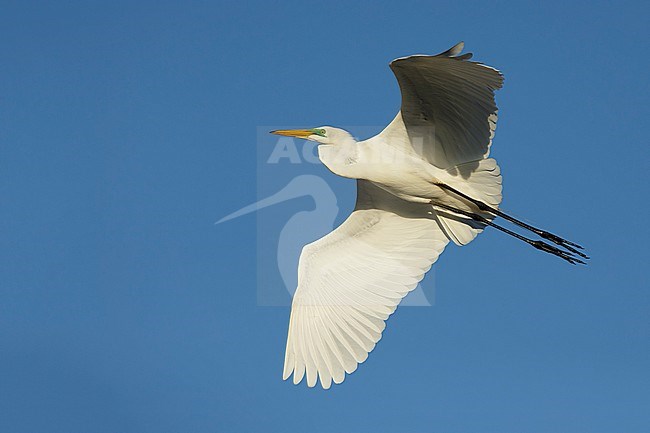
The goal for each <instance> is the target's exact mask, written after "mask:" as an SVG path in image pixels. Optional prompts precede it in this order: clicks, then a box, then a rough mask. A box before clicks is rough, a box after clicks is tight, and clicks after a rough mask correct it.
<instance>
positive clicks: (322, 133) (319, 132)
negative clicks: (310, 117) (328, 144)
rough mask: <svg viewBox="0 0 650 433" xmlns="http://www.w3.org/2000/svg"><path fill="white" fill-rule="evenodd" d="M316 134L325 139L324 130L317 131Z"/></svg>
mask: <svg viewBox="0 0 650 433" xmlns="http://www.w3.org/2000/svg"><path fill="white" fill-rule="evenodd" d="M318 134H319V135H322V136H323V137H325V130H324V129H319V130H318Z"/></svg>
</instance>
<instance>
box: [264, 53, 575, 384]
mask: <svg viewBox="0 0 650 433" xmlns="http://www.w3.org/2000/svg"><path fill="white" fill-rule="evenodd" d="M463 46H464V44H463V43H462V42H461V43H459V44H457V45H455V46H453V47H452V48H450V49H449V50H447V51H445V52H444V53H441V54H438V55H435V56H427V55H414V56H410V57H403V58H399V59H397V60H394V61H393V62H391V64H390V68H391V69H392V70H393V73H394V74H395V76H396V77H397V81H398V83H399V87H400V90H401V93H402V105H401V109H400V111H399V112H398V113H397V116H396V117H395V119H394V120H393V121H392V122H391V123H390V124H389V125H388V126H387V127H386V128H385V129H384V130H383V131H382V132H381V133H380V134H378V135H377V136H375V137H372V138H370V139H368V140H365V141H356V140H355V139H354V138H353V137H352V135H350V134H349V133H348V132H346V131H344V130H342V129H338V128H333V127H331V126H321V127H318V128H313V129H294V130H279V131H272V133H274V134H279V135H285V136H291V137H299V138H303V139H307V140H312V141H316V142H318V143H319V146H318V156H319V158H320V160H321V161H322V163H323V164H325V165H326V166H327V167H328V168H329V169H330V170H331V171H332V172H333V173H334V174H337V175H339V176H343V177H347V178H352V179H357V202H356V206H355V209H354V211H353V212H352V214H351V215H350V216H349V217H348V219H347V220H346V221H345V222H343V223H342V224H341V225H340V226H339V227H338V228H337V229H336V230H334V231H332V232H331V233H329V234H328V235H326V236H324V237H323V238H321V239H319V240H317V241H315V242H313V243H311V244H308V245H306V246H305V247H304V248H303V250H302V253H301V256H300V260H299V265H298V288H297V290H296V292H295V295H294V298H293V303H292V309H291V318H290V321H289V335H288V338H287V346H286V354H285V361H284V374H283V378H284V379H285V380H286V379H287V378H289V376H291V374H292V373H293V382H294V383H295V384H297V383H299V382H300V381H301V380H302V379H303V377H304V376H305V374H306V376H307V385H308V386H310V387H313V386H315V384H316V382H317V378H320V383H321V385H322V387H323V388H325V389H327V388H329V387H330V386H331V384H332V381H334V383H341V382H343V380H344V379H345V374H346V373H348V374H350V373H352V372H353V371H355V370H356V368H357V366H358V364H359V363H362V362H364V361H365V360H366V358H367V357H368V353H369V352H370V351H372V350H373V348H374V347H375V344H377V342H378V341H379V339H380V338H381V334H382V331H383V330H384V328H385V323H384V322H385V320H386V319H388V317H389V316H390V315H391V314H392V313H393V312H394V311H395V309H396V308H397V305H398V304H399V302H400V301H401V299H402V298H403V297H404V296H405V295H406V294H407V293H408V292H409V291H411V290H413V288H415V287H416V286H417V284H418V282H419V281H420V280H421V279H422V278H423V277H424V274H425V273H426V272H427V271H428V270H429V269H430V268H431V265H432V264H433V263H434V262H435V261H436V259H437V258H438V256H439V255H440V254H441V253H442V251H443V249H444V248H445V246H446V245H447V243H448V242H449V240H452V241H453V242H454V243H456V244H457V245H466V244H468V243H469V242H471V241H472V240H473V239H474V238H475V237H476V235H477V234H478V233H480V232H481V231H482V230H483V229H484V228H485V226H488V225H489V226H492V227H494V228H496V229H498V230H501V231H503V232H505V233H507V234H509V235H511V236H514V237H515V238H517V239H519V240H522V241H524V242H526V243H528V244H529V245H531V246H533V247H535V248H537V249H539V250H541V251H545V252H547V253H550V254H554V255H556V256H558V257H560V258H562V259H564V260H566V261H567V262H569V263H571V264H576V263H583V264H584V260H583V259H588V257H587V256H586V255H585V254H584V253H583V252H582V251H580V250H581V249H582V247H581V246H579V245H577V244H575V243H573V242H569V241H567V240H565V239H563V238H561V237H559V236H557V235H554V234H552V233H549V232H547V231H544V230H541V229H538V228H536V227H533V226H531V225H529V224H526V223H524V222H522V221H519V220H517V219H515V218H513V217H511V216H509V215H508V214H506V213H503V212H502V211H501V210H499V207H498V206H499V203H501V173H500V170H499V166H498V165H497V163H496V161H495V160H494V159H492V158H488V154H489V151H490V145H491V144H492V138H493V136H494V131H495V128H496V122H497V106H496V104H495V102H494V92H495V91H496V90H497V89H499V88H501V86H502V84H503V76H502V75H501V73H500V72H499V71H497V70H496V69H494V68H491V67H489V66H486V65H483V64H481V63H476V62H471V61H469V59H470V58H471V56H472V55H471V53H467V54H463V55H461V54H460V53H461V51H462V49H463ZM496 217H501V218H504V219H506V220H508V221H510V222H512V223H514V224H516V225H517V226H519V227H521V228H524V229H526V230H529V231H531V232H533V233H535V234H536V235H538V236H539V237H541V238H543V239H545V240H547V241H549V242H550V243H549V242H545V241H543V240H533V239H529V238H527V237H524V236H522V235H520V234H518V233H516V232H514V231H512V230H509V229H507V228H505V227H502V226H500V225H497V224H496V223H494V222H493V220H494V219H495V218H496ZM551 244H555V245H551Z"/></svg>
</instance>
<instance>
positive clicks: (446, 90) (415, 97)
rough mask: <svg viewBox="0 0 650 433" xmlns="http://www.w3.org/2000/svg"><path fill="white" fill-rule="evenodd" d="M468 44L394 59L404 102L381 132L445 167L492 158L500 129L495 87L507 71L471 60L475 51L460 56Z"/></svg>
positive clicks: (500, 82)
mask: <svg viewBox="0 0 650 433" xmlns="http://www.w3.org/2000/svg"><path fill="white" fill-rule="evenodd" d="M463 46H464V44H463V43H462V42H461V43H459V44H457V45H455V46H454V47H452V48H450V49H449V50H447V51H445V52H444V53H441V54H438V55H435V56H425V55H415V56H409V57H403V58H400V59H396V60H394V61H392V62H391V64H390V68H391V69H392V70H393V73H394V74H395V77H397V81H398V83H399V87H400V90H401V92H402V106H401V109H400V112H399V113H398V114H397V117H396V118H395V119H394V120H393V122H391V124H390V125H388V127H386V129H385V130H384V131H383V132H382V133H381V134H380V135H379V136H384V137H387V136H390V138H391V139H390V140H388V141H389V142H391V143H398V144H399V145H405V146H411V147H412V148H413V150H415V152H417V153H418V154H419V155H420V156H422V157H424V158H425V159H426V160H428V161H429V162H430V163H431V164H433V165H435V166H437V167H440V168H448V167H453V166H456V165H458V164H463V163H466V162H471V161H478V160H481V159H484V158H487V156H488V154H489V151H490V145H491V143H492V137H493V136H494V131H495V129H496V122H497V106H496V103H495V101H494V92H495V90H497V89H500V88H501V86H502V85H503V75H501V73H500V72H499V71H497V70H496V69H494V68H491V67H489V66H485V65H483V64H481V63H476V62H471V61H469V59H470V58H471V57H472V54H471V53H467V54H463V55H459V54H460V52H461V51H462V49H463ZM400 136H401V137H400ZM400 138H402V139H400Z"/></svg>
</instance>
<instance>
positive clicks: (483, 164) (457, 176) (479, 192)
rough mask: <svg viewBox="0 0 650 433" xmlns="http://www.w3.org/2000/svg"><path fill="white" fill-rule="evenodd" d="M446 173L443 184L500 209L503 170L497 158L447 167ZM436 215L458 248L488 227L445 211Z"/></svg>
mask: <svg viewBox="0 0 650 433" xmlns="http://www.w3.org/2000/svg"><path fill="white" fill-rule="evenodd" d="M447 174H448V176H446V177H445V178H440V180H441V181H442V182H444V183H446V184H447V185H449V186H451V187H453V188H456V189H457V190H459V191H462V192H464V193H465V194H467V195H468V196H470V197H473V198H475V199H477V200H480V201H482V202H483V203H485V204H487V205H489V206H491V207H493V208H498V206H499V203H501V200H502V195H501V189H502V187H501V170H500V169H499V166H498V165H497V162H496V161H495V160H494V159H492V158H489V159H482V160H480V161H473V162H468V163H464V164H459V165H456V166H454V167H450V168H448V169H447ZM437 214H438V219H439V221H440V224H441V225H442V228H443V230H444V231H445V233H446V234H447V237H449V239H451V240H452V241H454V243H455V244H456V245H467V244H468V243H470V242H471V241H472V240H474V238H475V237H476V236H477V235H478V234H479V233H481V232H482V231H483V229H484V228H485V225H484V224H481V223H479V222H476V221H473V220H472V219H470V218H466V217H463V216H460V215H456V214H451V213H444V212H438V213H437ZM490 219H491V217H490Z"/></svg>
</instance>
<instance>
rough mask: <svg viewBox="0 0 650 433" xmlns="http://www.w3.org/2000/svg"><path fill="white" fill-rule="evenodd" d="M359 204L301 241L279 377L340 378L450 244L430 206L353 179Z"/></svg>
mask: <svg viewBox="0 0 650 433" xmlns="http://www.w3.org/2000/svg"><path fill="white" fill-rule="evenodd" d="M358 185H359V193H358V198H357V206H356V209H355V211H354V212H352V214H351V215H350V217H349V218H348V219H347V220H346V221H345V222H344V223H343V224H341V226H340V227H338V228H337V229H336V230H334V231H333V232H332V233H330V234H328V235H326V236H324V237H323V238H321V239H319V240H317V241H316V242H313V243H311V244H309V245H306V246H305V247H304V248H303V252H302V254H301V256H300V264H299V271H298V276H299V277H298V289H297V290H296V293H295V296H294V300H293V304H292V309H291V318H290V320H289V335H288V338H287V350H286V355H285V365H284V371H283V378H284V379H285V380H286V379H288V378H289V377H290V376H291V375H292V374H293V382H294V383H299V382H300V381H301V380H302V379H303V378H304V377H305V376H306V377H307V385H308V386H310V387H312V386H315V385H316V382H317V380H320V383H321V386H322V387H323V388H325V389H327V388H329V387H330V386H331V384H332V383H337V384H338V383H341V382H342V381H343V380H344V379H345V375H346V373H347V374H350V373H352V372H354V371H355V370H356V369H357V366H358V364H360V363H362V362H364V361H365V360H366V359H367V358H368V353H370V352H371V351H372V350H373V349H374V347H375V345H376V344H377V342H378V341H379V340H380V339H381V336H382V332H383V331H384V329H385V327H386V324H385V320H386V319H388V317H389V316H390V315H391V314H392V313H393V312H394V311H395V309H396V308H397V305H398V304H399V303H400V301H401V300H402V299H403V298H404V296H406V295H407V294H408V292H410V291H411V290H413V289H414V288H415V287H416V286H417V284H418V282H419V281H420V280H422V278H423V277H424V274H425V273H426V272H427V271H428V270H429V269H430V268H431V265H432V264H433V263H434V262H435V261H436V259H437V258H438V256H439V254H440V253H441V252H442V251H443V249H444V248H445V246H446V245H447V243H448V242H449V241H448V239H447V237H446V236H445V234H444V233H443V231H442V229H441V227H440V225H439V222H438V221H437V220H436V219H435V217H434V216H433V215H432V213H431V209H430V207H427V206H421V205H419V204H414V203H408V202H405V201H402V200H400V199H398V198H397V197H394V196H392V195H390V194H389V193H387V192H385V191H383V190H382V189H380V188H378V187H377V186H375V185H373V184H371V183H370V182H367V181H358Z"/></svg>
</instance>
